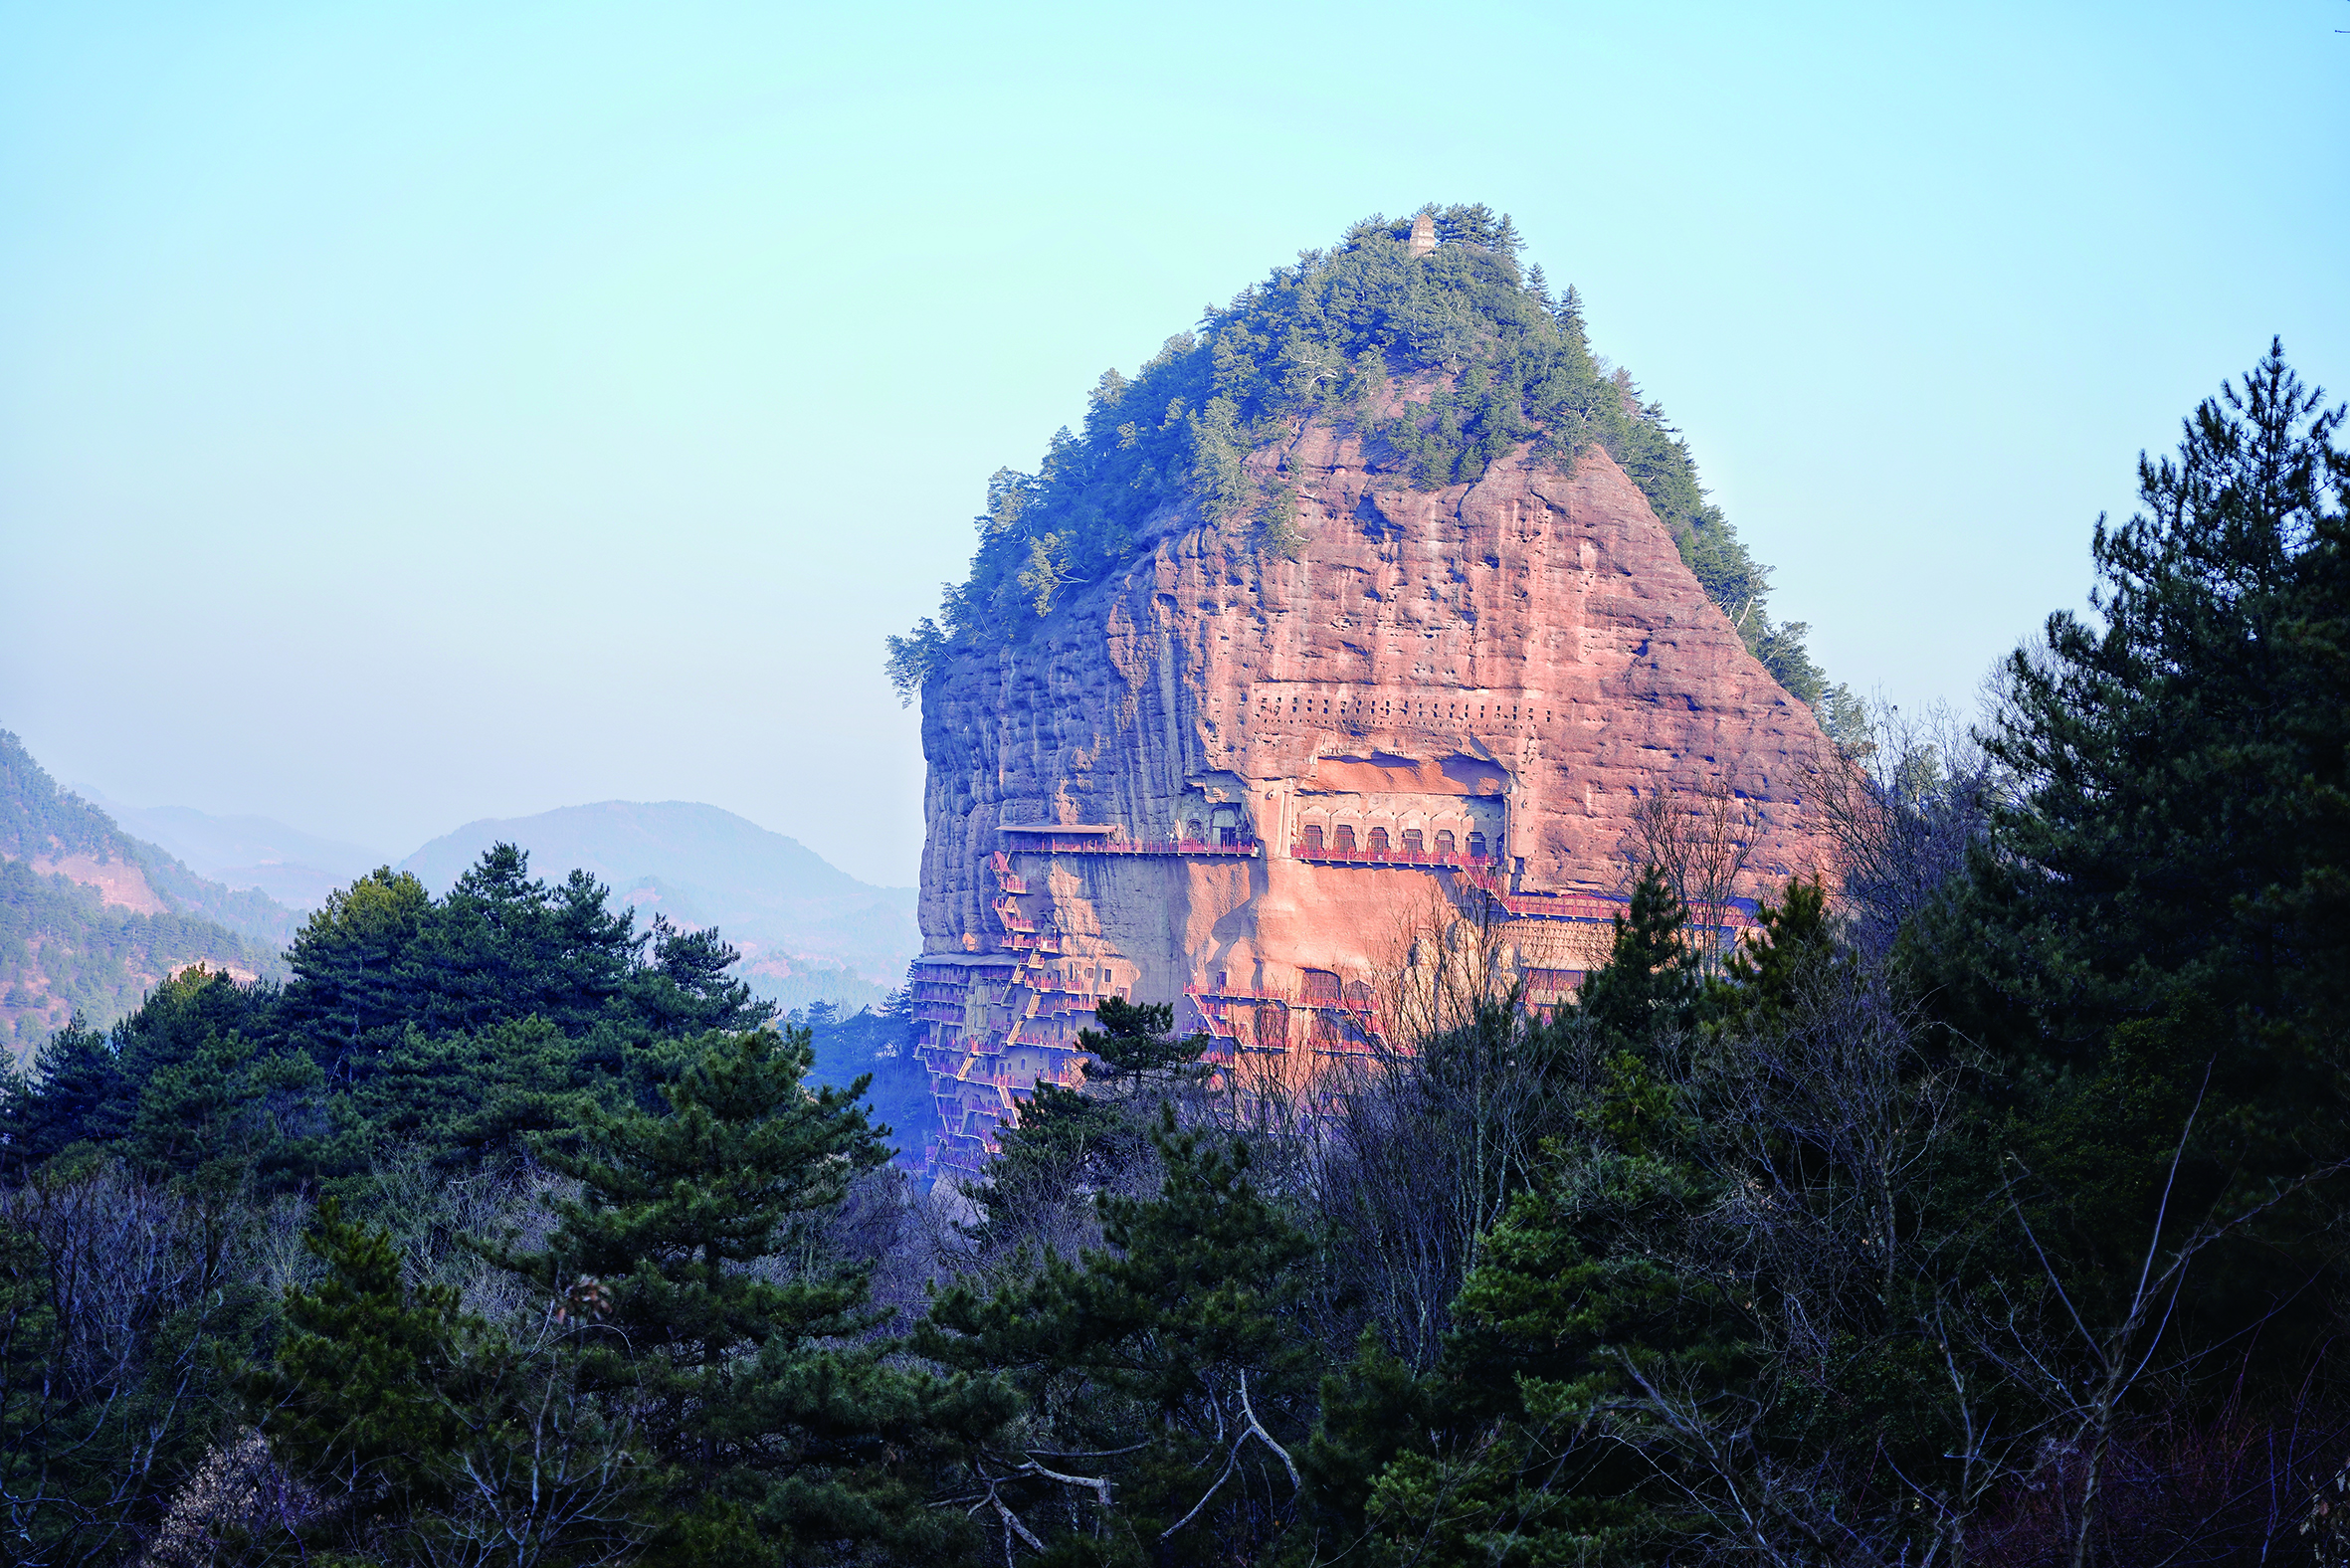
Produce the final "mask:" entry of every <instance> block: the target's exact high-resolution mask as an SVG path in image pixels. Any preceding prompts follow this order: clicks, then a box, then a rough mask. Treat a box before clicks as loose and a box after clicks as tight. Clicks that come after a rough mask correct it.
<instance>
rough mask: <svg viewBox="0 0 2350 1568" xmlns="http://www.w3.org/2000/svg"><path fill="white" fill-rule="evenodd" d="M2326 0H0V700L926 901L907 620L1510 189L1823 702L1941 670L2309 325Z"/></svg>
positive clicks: (113, 789) (394, 837)
mask: <svg viewBox="0 0 2350 1568" xmlns="http://www.w3.org/2000/svg"><path fill="white" fill-rule="evenodd" d="M2338 28H2350V4H2344V3H2342V0H2275V3H2256V0H2255V3H2246V0H2238V3H2232V4H2204V5H2194V6H2187V5H2161V4H2155V5H2146V4H2133V5H2127V6H2122V5H2115V6H2093V7H2092V6H2073V7H2056V6H2051V5H2048V4H2046V3H2041V4H2034V5H2026V6H1997V5H1992V6H1981V7H1963V8H1959V7H1947V6H1940V7H1923V6H1887V5H1882V4H1874V5H1853V6H1847V7H1796V6H1754V5H1720V6H1695V5H1690V6H1670V5H1659V6H1647V5H1643V6H1633V5H1623V4H1617V5H1613V6H1607V7H1597V6H1592V7H1579V6H1572V5H1563V4H1547V5H1541V6H1527V7H1513V6H1502V5H1483V6H1474V7H1441V6H1429V5H1426V4H1415V5H1411V6H1395V7H1387V6H1380V5H1375V4H1364V3H1352V4H1346V5H1335V6H1301V5H1300V6H1283V5H1276V4H1267V3H1263V0H1260V3H1255V4H1250V5H1245V6H1208V5H1196V4H1195V5H1186V6H1153V7H1137V6H1121V5H1111V4H1102V3H1098V0H1096V3H1093V4H1087V5H1081V6H1079V5H1073V6H1067V7H1060V8H1044V7H1027V8H1022V7H1013V6H992V7H980V6H971V5H956V6H951V7H950V6H939V7H935V8H917V7H904V6H898V7H889V6H871V5H869V6H858V7H847V6H843V7H837V8H829V9H825V10H816V9H793V8H790V7H785V6H779V5H774V4H745V5H739V6H728V5H684V4H664V5H659V6H655V5H642V6H595V5H589V4H582V3H577V0H573V3H566V4H563V5H559V6H558V5H546V6H535V5H520V4H506V5H499V4H483V3H481V0H472V3H469V4H465V5H448V6H433V5H423V4H414V3H408V4H401V5H396V6H395V5H388V4H385V5H375V4H363V3H354V4H320V3H316V0H311V3H307V4H302V5H242V6H240V5H235V4H225V3H207V4H203V5H186V4H179V3H173V4H157V5H151V6H137V5H111V4H106V3H103V0H95V3H77V4H73V5H56V4H0V727H5V728H10V729H14V730H16V731H18V732H19V733H20V734H22V735H23V737H24V738H25V740H26V742H27V744H29V745H30V746H31V747H32V749H33V751H34V753H35V754H36V755H37V756H39V757H41V758H42V759H43V760H44V761H45V762H46V763H47V764H48V765H49V767H50V768H51V770H52V771H53V772H55V773H57V774H58V775H59V777H61V778H62V779H66V780H68V781H88V782H90V783H92V784H95V785H97V786H98V787H99V788H101V789H103V790H104V791H106V792H107V793H108V794H110V795H112V796H115V797H116V798H119V799H122V800H125V801H129V802H132V803H136V804H149V805H153V804H179V805H190V806H195V807H198V808H201V809H204V810H208V811H214V812H259V813H264V814H268V815H272V816H276V817H280V818H283V819H285V820H286V821H288V822H290V823H292V824H294V825H295V826H297V827H300V828H304V829H307V830H310V831H313V832H318V833H324V834H329V835H333V836H336V837H341V838H346V839H352V840H356V841H358V842H361V843H364V844H368V845H372V846H375V847H378V848H380V849H381V850H382V851H384V852H385V853H387V854H389V855H394V856H397V855H402V854H405V853H406V852H407V851H409V850H411V849H413V848H415V847H416V846H417V845H418V844H419V843H421V842H422V841H423V840H425V839H426V838H428V837H431V836H433V835H436V834H439V833H442V832H445V831H447V830H448V829H450V828H452V827H454V826H456V825H457V824H459V823H461V822H464V821H467V820H469V819H473V818H478V817H487V816H513V815H519V814H524V813H528V812H534V811H539V810H543V809H546V808H549V807H554V806H561V805H568V804H574V803H578V802H584V801H591V800H599V799H607V798H612V797H624V798H630V799H649V800H660V799H673V798H676V799H686V800H699V801H708V802H711V803H714V804H716V805H720V806H724V807H727V808H729V809H731V810H734V811H737V812H740V813H742V814H744V815H745V816H748V817H751V818H753V819H755V820H757V821H758V822H760V823H762V824H764V825H766V826H768V827H771V828H774V829H776V830H778V831H780V832H784V833H788V834H791V835H794V836H795V837H798V838H800V839H801V840H803V841H805V842H806V843H807V844H809V845H810V846H811V847H813V848H815V849H816V850H817V851H818V852H820V853H821V854H823V855H825V856H826V857H828V858H830V859H831V860H833V861H834V862H836V863H837V864H839V865H840V866H842V867H844V868H845V869H847V870H849V871H851V872H853V873H855V874H856V875H858V876H861V877H864V878H867V879H869V880H872V881H878V882H891V883H897V884H903V883H907V882H911V881H912V880H913V878H914V875H915V862H916V853H917V849H918V845H919V841H920V835H921V828H922V822H921V756H920V747H919V739H918V734H917V731H916V727H915V721H914V718H913V716H912V715H911V714H910V713H907V712H904V711H902V710H901V709H900V708H899V707H898V705H897V703H896V701H895V699H894V697H893V696H892V695H891V693H890V692H889V690H888V687H887V686H886V685H885V684H884V683H883V681H882V679H881V638H882V636H883V634H885V633H887V632H890V631H895V630H901V629H902V628H904V627H905V626H906V625H907V624H909V623H910V622H911V621H912V620H913V619H914V618H915V617H916V616H918V615H921V614H923V613H925V612H926V611H928V610H930V609H931V608H932V607H933V606H934V604H935V602H936V596H937V586H938V583H939V581H940V580H941V579H943V578H948V577H959V576H960V575H961V574H962V572H963V570H964V567H965V565H966V562H967V559H968V556H969V551H970V545H971V528H970V518H971V516H972V514H973V513H974V512H976V511H977V510H978V509H979V505H980V501H981V496H982V490H983V487H984V484H985V481H986V477H987V475H988V474H989V473H990V472H991V471H993V470H994V469H996V468H997V467H999V466H1002V465H1005V464H1010V465H1013V466H1015V467H1021V468H1028V467H1033V466H1034V464H1035V462H1036V460H1037V458H1038V456H1039V454H1040V453H1041V452H1042V450H1043V448H1044V445H1045V443H1046V440H1047V438H1048V437H1049V436H1050V435H1051V433H1052V431H1053V429H1054V428H1055V427H1056V426H1058V425H1061V424H1064V423H1071V424H1074V423H1076V422H1077V418H1078V416H1079V414H1080V412H1081V410H1082V408H1083V394H1084V391H1085V389H1086V388H1087V387H1088V386H1090V385H1091V384H1092V382H1093V379H1094V377H1095V376H1096V375H1098V374H1099V372H1100V371H1101V370H1102V368H1103V367H1104V366H1107V365H1112V364H1115V365H1119V366H1123V367H1127V368H1131V367H1132V366H1134V365H1135V364H1136V363H1137V362H1138V361H1140V360H1141V359H1143V358H1144V357H1146V356H1147V355H1148V354H1150V353H1151V352H1152V350H1153V349H1155V347H1156V346H1157V345H1158V343H1159V342H1160V340H1161V339H1163V338H1164V337H1166V336H1167V335H1168V334H1170V333H1172V332H1175V331H1178V330H1180V329H1182V328H1184V327H1185V326H1187V325H1189V324H1191V323H1192V322H1193V321H1194V320H1196V319H1197V316H1198V313H1199V308H1200V306H1201V304H1202V303H1203V302H1204V301H1207V300H1211V299H1213V300H1222V299H1225V298H1228V297H1230V295H1231V294H1233V293H1234V292H1235V291H1237V290H1238V289H1240V288H1241V287H1243V286H1244V285H1246V284H1248V283H1249V282H1251V281H1252V280H1253V279H1255V278H1257V277H1258V276H1260V275H1262V274H1263V273H1264V272H1265V271H1266V270H1267V269H1268V268H1270V267H1271V266H1273V265H1274V264H1276V263H1279V262H1282V261H1285V260H1287V259H1289V258H1290V257H1291V256H1292V255H1293V254H1294V253H1295V252H1296V251H1297V250H1298V249H1300V248H1302V247H1306V246H1316V245H1323V244H1327V243H1328V242H1329V241H1330V240H1331V239H1333V238H1334V237H1335V236H1336V235H1337V233H1338V232H1339V230H1340V229H1341V228H1342V227H1343V226H1344V225H1345V224H1346V223H1348V222H1349V221H1351V220H1353V219H1356V218H1360V217H1363V216H1365V215H1367V214H1369V213H1372V212H1374V211H1383V212H1387V213H1391V214H1392V213H1400V212H1406V211H1409V210H1411V209H1413V208H1415V207H1417V206H1419V205H1420V204H1421V203H1423V202H1425V201H1430V200H1437V201H1483V202H1486V203H1489V204H1491V205H1492V206H1494V207H1496V208H1499V209H1501V210H1504V211H1507V212H1509V213H1511V214H1513V215H1514V216H1515V218H1516V220H1517V223H1518V226H1519V228H1520V229H1521V230H1522V231H1523V233H1524V234H1525V235H1526V237H1527V240H1528V242H1529V251H1528V255H1529V258H1530V259H1531V260H1534V261H1539V262H1541V263H1542V264H1543V266H1544V267H1545V269H1546V270H1547V272H1548V273H1549V275H1550V277H1551V278H1552V280H1553V281H1554V282H1557V283H1562V284H1563V283H1569V282H1571V283H1573V284H1575V285H1576V286H1578V287H1579V288H1580V289H1581V290H1582V291H1583V294H1584V296H1585V299H1586V301H1587V304H1588V310H1589V318H1590V322H1591V328H1592V334H1593V338H1594V341H1595V344H1596V346H1597V347H1598V348H1599V349H1600V350H1601V351H1602V352H1604V353H1606V354H1608V355H1610V356H1611V357H1612V358H1614V359H1616V360H1617V361H1619V362H1620V363H1623V364H1625V365H1627V366H1629V367H1630V368H1631V369H1632V371H1633V373H1634V374H1635V375H1636V376H1637V377H1638V378H1639V379H1640V381H1641V384H1642V386H1643V387H1644V389H1645V390H1646V391H1647V392H1648V393H1649V394H1651V395H1653V396H1655V397H1658V398H1660V399H1662V400H1663V401H1664V403H1665V408H1666V410H1667V412H1668V414H1669V415H1670V416H1671V417H1672V419H1673V420H1674V422H1675V423H1676V424H1678V425H1679V426H1680V427H1681V428H1682V429H1683V430H1684V431H1685V432H1686V433H1687V435H1688V437H1689V440H1690V442H1691V445H1692V447H1693V449H1694V451H1695V453H1696V456H1697V459H1698V462H1699V465H1700V467H1701V470H1702V472H1703V474H1704V476H1705V479H1706V482H1707V483H1708V485H1709V486H1710V487H1711V489H1712V490H1713V492H1714V494H1715V496H1716V497H1717V498H1718V499H1719V500H1720V501H1721V502H1722V503H1723V504H1724V506H1725V507H1726V508H1727V509H1728V511H1729V513H1730V515H1731V516H1732V518H1733V519H1735V521H1736V522H1737V525H1738V527H1739V528H1740V530H1741V532H1742V533H1743V534H1744V536H1745V537H1746V539H1747V540H1748V541H1749V543H1750V544H1751V546H1752V547H1753V549H1754V551H1755V553H1756V554H1757V556H1758V557H1760V558H1761V559H1763V560H1765V561H1768V562H1770V563H1772V564H1774V565H1775V566H1776V567H1777V568H1778V578H1777V582H1778V595H1777V601H1776V609H1777V610H1778V612H1779V613H1780V614H1781V615H1782V616H1784V617H1786V618H1790V619H1795V620H1803V621H1808V622H1810V623H1811V624H1812V628H1813V633H1812V646H1813V649H1814V651H1815V653H1816V654H1817V656H1818V657H1819V658H1820V660H1821V662H1822V663H1823V664H1824V665H1825V666H1826V667H1827V668H1828V670H1829V671H1830V673H1831V675H1832V676H1833V677H1835V678H1837V679H1840V680H1844V681H1847V682H1850V683H1851V684H1852V685H1854V686H1856V687H1858V688H1860V689H1863V690H1878V689H1881V690H1882V691H1883V692H1884V693H1885V694H1886V695H1887V696H1889V697H1891V698H1894V699H1896V700H1899V701H1902V702H1904V703H1914V702H1919V701H1924V700H1929V699H1934V698H1946V699H1950V700H1954V701H1960V702H1965V701H1968V700H1970V697H1971V692H1972V690H1973V687H1974V686H1975V683H1976V682H1977V680H1978V678H1979V677H1980V676H1981V674H1982V672H1983V671H1984V669H1985V668H1986V667H1987V666H1988V665H1989V663H1990V662H1991V661H1992V660H1993V659H1994V658H1995V657H1996V656H1997V655H1998V654H1999V653H2000V652H2001V651H2002V650H2003V649H2005V648H2006V647H2008V646H2010V645H2012V644H2013V642H2014V641H2015V640H2016V639H2017V638H2018V637H2019V636H2021V635H2024V634H2026V633H2029V632H2030V631H2032V630H2033V629H2034V628H2035V627H2036V626H2037V625H2038V624H2039V622H2040V620H2041V619H2042V618H2043V617H2044V616H2045V615H2046V614H2047V612H2048V611H2049V610H2050V609H2051V608H2053V607H2055V606H2057V605H2060V604H2073V603H2077V602H2078V601H2079V599H2080V597H2081V595H2082V593H2083V591H2084V589H2085V588H2086V586H2087V583H2088V563H2087V539H2088V533H2089V528H2090V525H2091V523H2092V521H2093V520H2094V518H2095V516H2096V514H2097V512H2098V511H2099V510H2100V509H2113V510H2122V509H2126V507H2127V506H2128V505H2129V502H2130V499H2131V494H2132V482H2133V464H2134V460H2135V458H2136V455H2137V453H2138V451H2139V450H2140V449H2141V448H2142V447H2157V448H2161V447H2167V446H2169V445H2170V444H2171V443H2172V442H2173V441H2174V440H2175V437H2176V431H2177V424H2178V420H2179V417H2180V416H2181V415H2183V414H2184V413H2185V412H2186V411H2187V410H2188V409H2189V408H2190V407H2191V406H2192V405H2193V404H2194V402H2195V401H2196V400H2197V399H2198V398H2200V397H2202V396H2204V395H2206V394H2207V393H2208V392H2210V391H2211V390H2212V389H2213V388H2214V387H2215V386H2216V385H2217V383H2218V382H2219V380H2220V378H2221V377H2223V376H2226V375H2230V374H2234V373H2237V372H2239V371H2241V370H2242V369H2243V368H2244V367H2246V366H2247V365H2248V364H2250V363H2251V361H2252V359H2253V358H2254V357H2255V356H2256V355H2257V354H2258V353H2259V351H2260V350H2261V349H2262V348H2264V347H2265V346H2266V344H2267V341H2268V337H2269V334H2270V333H2272V332H2274V333H2281V334H2283V337H2284V339H2285V345H2286V348H2287V351H2288V353H2289V354H2290V355H2291V356H2292V358H2293V359H2294V361H2295V362H2296V363H2297V364H2298V365H2299V366H2300V367H2301V368H2302V369H2303V371H2304V373H2305V374H2306V375H2308V376H2310V377H2311V378H2312V379H2315V380H2318V381H2322V382H2324V383H2326V384H2327V385H2329V386H2331V387H2332V388H2334V389H2335V390H2336V391H2337V392H2341V393H2350V90H2346V83H2350V36H2344V35H2343V34H2341V33H2338V32H2336V31H2335V30H2336V29H2338Z"/></svg>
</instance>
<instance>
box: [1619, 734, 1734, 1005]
mask: <svg viewBox="0 0 2350 1568" xmlns="http://www.w3.org/2000/svg"><path fill="white" fill-rule="evenodd" d="M1755 828H1756V819H1755V812H1754V806H1753V803H1752V802H1750V801H1748V800H1747V799H1746V798H1745V797H1744V796H1743V795H1740V794H1739V793H1738V792H1737V791H1736V790H1735V789H1734V788H1733V787H1732V786H1731V785H1730V783H1729V781H1728V780H1727V779H1722V778H1708V779H1704V780H1701V781H1699V782H1697V783H1695V784H1692V785H1686V786H1678V785H1676V786H1673V787H1671V788H1666V789H1660V790H1656V791H1654V792H1652V793H1650V794H1648V795H1645V796H1643V797H1642V798H1641V803H1640V810H1639V812H1638V813H1637V815H1636V816H1635V817H1634V819H1633V828H1632V836H1631V837H1632V842H1631V844H1630V845H1628V846H1627V848H1628V850H1629V851H1630V854H1629V856H1628V866H1627V871H1628V873H1629V874H1630V875H1634V876H1637V875H1638V872H1639V869H1645V868H1647V867H1655V868H1656V869H1657V872H1658V874H1659V875H1660V876H1662V877H1663V878H1664V879H1665V885H1666V886H1667V887H1670V888H1671V889H1672V895H1673V896H1674V897H1675V898H1677V899H1679V900H1680V904H1681V907H1682V908H1684V909H1686V910H1688V912H1689V923H1688V925H1687V926H1686V927H1684V931H1685V933H1686V936H1687V939H1688V941H1689V942H1690V944H1691V951H1692V952H1693V953H1694V954H1695V955H1696V957H1697V959H1698V961H1699V963H1700V964H1701V965H1702V966H1703V967H1704V969H1705V971H1706V972H1707V973H1708V974H1713V973H1718V972H1719V971H1720V968H1721V964H1722V962H1723V960H1724V959H1726V958H1727V957H1728V956H1729V943H1728V941H1727V940H1726V939H1725V938H1724V936H1723V930H1724V927H1725V925H1726V923H1727V920H1728V916H1729V910H1730V900H1731V898H1732V897H1733V896H1735V895H1736V894H1737V890H1738V886H1739V883H1740V882H1741V880H1742V879H1743V878H1744V877H1745V875H1746V863H1747V860H1748V858H1749V857H1750V856H1751V855H1752V854H1753V851H1754V834H1755Z"/></svg>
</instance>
